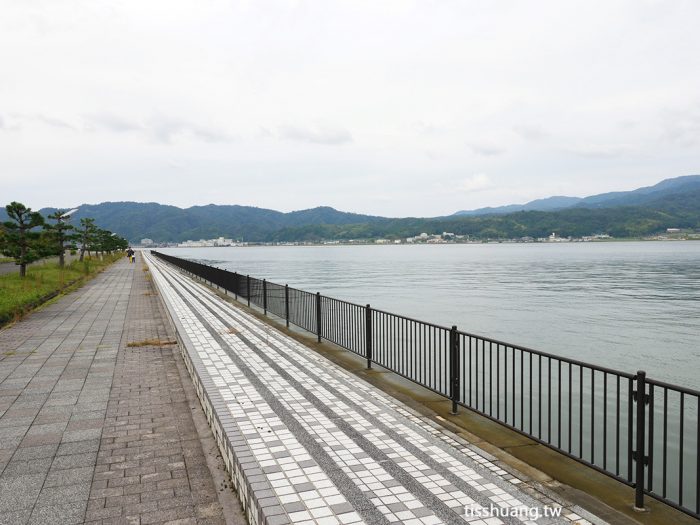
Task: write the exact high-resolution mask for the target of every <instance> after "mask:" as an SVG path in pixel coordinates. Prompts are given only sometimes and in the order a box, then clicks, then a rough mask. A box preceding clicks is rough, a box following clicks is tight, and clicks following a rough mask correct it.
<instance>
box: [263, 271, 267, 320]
mask: <svg viewBox="0 0 700 525" xmlns="http://www.w3.org/2000/svg"><path fill="white" fill-rule="evenodd" d="M263 313H264V314H265V315H267V280H265V279H263Z"/></svg>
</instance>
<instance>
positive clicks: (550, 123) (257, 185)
mask: <svg viewBox="0 0 700 525" xmlns="http://www.w3.org/2000/svg"><path fill="white" fill-rule="evenodd" d="M698 21H700V2H699V1H695V0H689V1H650V0H630V1H616V0H604V1H594V0H584V1H581V2H577V1H569V0H566V1H562V0H553V1H537V2H523V1H518V0H514V1H490V0H489V1H486V0H484V1H465V0H454V1H448V0H445V1H439V0H430V1H425V2H423V1H411V0H396V1H390V0H387V1H384V0H370V1H361V0H352V1H332V0H319V1H308V2H307V1H301V0H299V1H264V0H250V1H231V0H84V1H78V0H0V195H1V196H2V201H3V204H4V203H5V202H9V201H10V200H19V201H22V202H24V203H25V204H27V205H28V206H32V207H33V208H41V207H43V206H62V207H71V206H73V205H77V204H80V203H83V202H88V203H96V202H102V201H107V200H111V201H117V200H134V201H156V202H160V203H166V204H174V205H177V206H181V207H187V206H191V205H196V204H208V203H216V204H243V205H253V206H260V207H264V208H273V209H278V210H282V211H290V210H295V209H304V208H310V207H314V206H319V205H329V206H333V207H335V208H338V209H341V210H345V211H356V212H361V213H371V214H376V215H386V216H406V215H415V216H436V215H446V214H451V213H453V212H455V211H457V210H460V209H472V208H477V207H481V206H494V205H502V204H510V203H514V202H525V201H528V200H532V199H534V198H538V197H546V196H550V195H578V196H584V195H589V194H594V193H600V192H604V191H610V190H624V189H634V188H636V187H639V186H644V185H650V184H654V183H656V182H658V181H660V180H661V179H664V178H669V177H676V176H680V175H688V174H697V173H700V162H699V161H700V31H699V30H698Z"/></svg>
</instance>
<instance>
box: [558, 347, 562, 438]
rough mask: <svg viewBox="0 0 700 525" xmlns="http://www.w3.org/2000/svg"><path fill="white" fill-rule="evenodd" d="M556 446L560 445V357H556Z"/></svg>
mask: <svg viewBox="0 0 700 525" xmlns="http://www.w3.org/2000/svg"><path fill="white" fill-rule="evenodd" d="M557 447H559V448H562V446H561V359H557Z"/></svg>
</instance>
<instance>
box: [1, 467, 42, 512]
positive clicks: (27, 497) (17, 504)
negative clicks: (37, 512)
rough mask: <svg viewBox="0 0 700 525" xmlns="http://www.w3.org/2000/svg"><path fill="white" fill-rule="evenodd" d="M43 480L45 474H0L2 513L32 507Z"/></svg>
mask: <svg viewBox="0 0 700 525" xmlns="http://www.w3.org/2000/svg"><path fill="white" fill-rule="evenodd" d="M43 482H44V475H43V474H27V475H24V476H10V477H5V476H4V475H3V476H0V514H2V513H4V512H7V511H11V510H19V509H24V508H27V507H32V506H33V505H34V502H35V501H36V498H37V496H38V495H39V492H40V491H41V485H42V484H43Z"/></svg>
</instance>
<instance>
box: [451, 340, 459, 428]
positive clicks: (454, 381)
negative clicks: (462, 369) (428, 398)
mask: <svg viewBox="0 0 700 525" xmlns="http://www.w3.org/2000/svg"><path fill="white" fill-rule="evenodd" d="M450 399H452V412H451V413H452V414H456V413H457V401H459V337H458V335H457V327H456V326H452V329H451V330H450Z"/></svg>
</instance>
